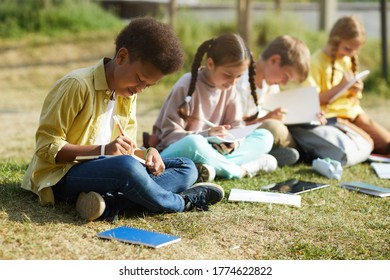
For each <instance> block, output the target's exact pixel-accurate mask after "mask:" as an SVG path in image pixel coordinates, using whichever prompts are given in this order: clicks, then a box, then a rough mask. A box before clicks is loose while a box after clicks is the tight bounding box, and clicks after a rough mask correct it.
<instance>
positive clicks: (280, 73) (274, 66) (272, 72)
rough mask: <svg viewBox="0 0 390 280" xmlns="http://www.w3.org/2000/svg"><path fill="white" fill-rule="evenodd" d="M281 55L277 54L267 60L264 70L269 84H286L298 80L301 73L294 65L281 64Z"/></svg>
mask: <svg viewBox="0 0 390 280" xmlns="http://www.w3.org/2000/svg"><path fill="white" fill-rule="evenodd" d="M280 65H281V60H280V56H278V55H275V56H272V57H271V58H269V59H268V60H267V61H266V68H265V71H264V76H265V80H266V82H267V84H268V85H283V86H284V85H286V84H287V83H288V82H290V81H298V80H299V77H298V76H299V75H298V73H297V71H296V70H295V69H294V67H293V66H287V65H285V66H280Z"/></svg>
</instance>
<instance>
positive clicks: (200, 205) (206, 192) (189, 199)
mask: <svg viewBox="0 0 390 280" xmlns="http://www.w3.org/2000/svg"><path fill="white" fill-rule="evenodd" d="M180 195H181V196H182V197H183V199H184V211H190V210H192V209H194V208H195V209H197V210H203V211H207V210H209V204H215V203H217V202H219V201H221V200H222V199H223V198H224V196H225V192H224V190H223V188H222V187H221V186H219V185H217V184H214V183H207V182H204V183H197V184H194V185H193V186H192V187H191V188H189V189H187V190H185V191H184V192H182V193H181V194H180Z"/></svg>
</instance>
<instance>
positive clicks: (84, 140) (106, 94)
mask: <svg viewBox="0 0 390 280" xmlns="http://www.w3.org/2000/svg"><path fill="white" fill-rule="evenodd" d="M108 60H109V59H108V58H105V59H101V60H100V61H99V62H98V63H97V64H96V65H94V66H92V67H89V68H83V69H78V70H75V71H72V72H71V73H69V74H68V75H66V76H65V77H63V78H61V79H60V80H58V81H57V82H56V83H55V84H54V86H53V87H52V88H51V90H50V92H49V94H48V95H47V97H46V99H45V101H44V104H43V107H42V112H41V116H40V120H39V127H38V130H37V132H36V148H35V153H34V155H33V158H32V160H31V163H30V164H29V166H28V169H27V171H26V174H25V175H24V179H23V182H22V185H21V187H22V188H23V189H26V190H30V191H32V192H34V193H36V194H37V195H38V196H39V199H40V202H41V203H42V204H54V195H53V192H52V189H51V186H53V185H55V184H56V183H58V182H59V181H60V180H61V178H62V177H63V176H64V175H65V174H66V173H67V172H68V171H69V169H70V168H71V167H72V166H73V165H74V164H75V163H64V164H58V163H56V161H55V158H56V156H57V153H58V152H59V151H60V150H61V149H62V147H63V146H64V145H65V144H66V143H70V144H75V145H93V144H94V142H95V139H96V137H97V134H98V132H99V127H100V125H101V123H102V121H103V118H104V114H105V112H106V110H107V105H108V101H109V99H110V97H111V94H112V93H111V91H110V89H109V88H108V84H107V79H106V73H105V69H104V63H105V62H107V61H108ZM136 99H137V97H136V95H134V96H132V97H130V98H122V97H120V96H118V97H117V98H116V102H115V108H114V112H115V114H116V115H118V118H119V121H120V122H121V124H122V126H123V128H124V130H126V133H127V135H128V136H129V137H130V138H131V139H133V141H136V135H137V122H136ZM119 135H120V132H119V130H118V129H117V127H116V126H114V128H113V131H112V139H111V140H113V139H114V138H116V137H117V136H119Z"/></svg>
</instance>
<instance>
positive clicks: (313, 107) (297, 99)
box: [261, 87, 321, 125]
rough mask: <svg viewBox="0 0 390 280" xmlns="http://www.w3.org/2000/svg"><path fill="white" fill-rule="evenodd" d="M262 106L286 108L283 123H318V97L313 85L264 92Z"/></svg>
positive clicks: (273, 108)
mask: <svg viewBox="0 0 390 280" xmlns="http://www.w3.org/2000/svg"><path fill="white" fill-rule="evenodd" d="M261 106H262V107H264V108H267V109H268V110H275V109H276V108H278V107H281V108H282V109H284V110H286V111H287V113H286V115H285V117H284V121H283V123H284V124H286V125H294V124H317V125H318V124H320V123H319V121H318V117H317V115H318V113H320V111H321V108H320V98H319V95H318V93H317V91H316V89H315V87H300V88H294V89H290V90H285V91H281V92H278V93H273V94H265V96H264V101H263V103H262V104H261Z"/></svg>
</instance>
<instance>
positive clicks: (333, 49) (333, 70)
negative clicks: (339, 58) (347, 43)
mask: <svg viewBox="0 0 390 280" xmlns="http://www.w3.org/2000/svg"><path fill="white" fill-rule="evenodd" d="M337 47H338V44H334V45H332V49H331V54H330V59H331V64H332V73H331V76H330V84H331V85H333V80H334V72H335V70H336V67H335V61H336V53H337Z"/></svg>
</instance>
